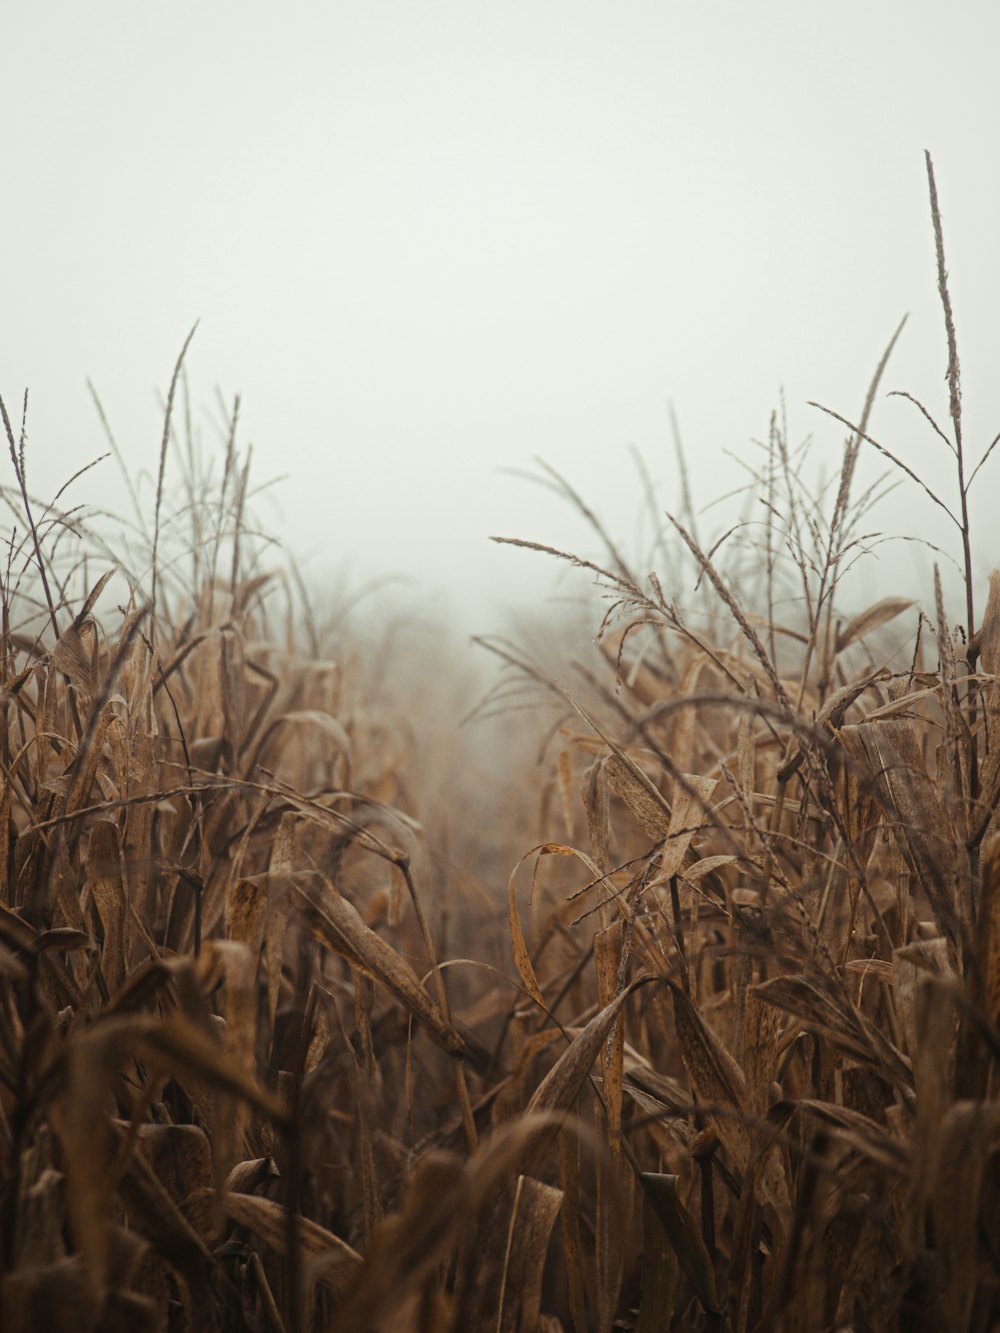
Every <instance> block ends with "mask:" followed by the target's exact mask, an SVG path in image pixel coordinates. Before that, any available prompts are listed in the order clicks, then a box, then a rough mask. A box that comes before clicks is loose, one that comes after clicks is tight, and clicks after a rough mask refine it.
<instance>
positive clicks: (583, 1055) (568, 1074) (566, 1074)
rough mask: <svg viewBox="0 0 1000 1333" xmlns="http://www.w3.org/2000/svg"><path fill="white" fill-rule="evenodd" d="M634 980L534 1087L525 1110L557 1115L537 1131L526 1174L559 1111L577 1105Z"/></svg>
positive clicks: (541, 1152) (551, 1131)
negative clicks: (540, 1130) (536, 1139)
mask: <svg viewBox="0 0 1000 1333" xmlns="http://www.w3.org/2000/svg"><path fill="white" fill-rule="evenodd" d="M637 984H641V983H639V982H633V983H632V985H631V986H629V987H628V988H627V989H626V990H624V991H622V992H621V994H620V995H618V996H617V997H616V998H615V999H614V1000H612V1001H611V1003H610V1004H607V1005H605V1006H604V1008H603V1009H600V1010H599V1011H598V1012H597V1013H596V1014H595V1015H594V1017H593V1018H592V1019H591V1020H590V1022H589V1023H588V1024H587V1026H586V1027H585V1028H584V1029H583V1030H582V1032H580V1033H579V1034H578V1035H577V1036H576V1037H574V1039H573V1040H572V1041H571V1042H570V1044H569V1046H568V1047H567V1049H566V1050H565V1051H563V1053H562V1055H561V1056H560V1057H559V1059H558V1060H557V1061H556V1063H555V1064H554V1065H553V1066H552V1068H551V1069H550V1070H549V1072H548V1073H547V1074H546V1075H545V1077H544V1078H543V1079H542V1081H541V1083H539V1085H538V1087H537V1088H536V1089H535V1092H534V1095H533V1096H532V1098H531V1100H530V1101H529V1103H528V1106H527V1109H526V1112H525V1114H526V1115H527V1116H531V1115H533V1114H535V1113H541V1112H556V1113H557V1115H556V1117H555V1118H554V1119H553V1120H552V1122H551V1124H550V1125H549V1127H548V1128H547V1129H545V1130H543V1131H542V1132H541V1133H540V1135H539V1141H538V1143H536V1145H535V1147H534V1149H533V1151H532V1153H531V1154H530V1157H529V1159H528V1162H526V1164H525V1167H524V1170H525V1172H526V1173H527V1174H529V1175H530V1174H533V1170H532V1168H533V1167H534V1166H535V1164H536V1163H537V1162H539V1161H540V1160H541V1157H542V1156H543V1155H544V1152H545V1149H546V1147H547V1145H548V1141H549V1140H550V1139H551V1138H553V1137H554V1136H555V1134H556V1133H557V1132H558V1129H559V1123H560V1122H559V1115H560V1114H563V1115H565V1114H568V1113H569V1112H570V1110H572V1108H573V1107H574V1106H575V1105H576V1099H577V1097H578V1096H579V1095H580V1091H581V1089H582V1088H583V1085H584V1083H585V1082H586V1081H587V1076H588V1074H589V1073H590V1071H591V1069H592V1067H593V1064H594V1061H595V1060H596V1059H597V1056H598V1053H599V1052H600V1049H601V1046H602V1045H603V1044H604V1042H605V1041H606V1040H607V1036H608V1033H609V1032H610V1031H611V1026H612V1024H613V1023H614V1021H615V1019H616V1018H617V1016H618V1014H619V1012H620V1011H621V1008H622V1006H623V1005H624V1003H625V1001H626V1000H627V999H628V997H629V995H630V994H631V993H632V991H633V990H634V989H635V987H636V985H637ZM528 1163H530V1165H529V1164H528Z"/></svg>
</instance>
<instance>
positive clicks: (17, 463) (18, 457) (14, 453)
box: [0, 389, 59, 638]
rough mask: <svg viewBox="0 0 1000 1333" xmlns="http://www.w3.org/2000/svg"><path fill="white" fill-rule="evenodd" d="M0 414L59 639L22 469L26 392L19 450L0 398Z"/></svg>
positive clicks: (41, 577) (39, 572) (26, 393)
mask: <svg viewBox="0 0 1000 1333" xmlns="http://www.w3.org/2000/svg"><path fill="white" fill-rule="evenodd" d="M0 414H2V416H3V424H4V430H5V431H6V432H7V443H8V445H9V446H10V459H11V462H12V463H13V464H14V476H15V477H16V478H17V484H18V487H19V489H20V491H21V503H22V504H23V505H24V514H25V517H26V518H27V520H28V531H29V532H30V533H31V541H32V545H33V547H34V551H35V563H36V565H37V567H38V576H39V578H40V579H41V582H42V589H43V591H44V593H45V605H46V606H47V607H48V609H49V622H50V623H51V625H52V633H53V634H54V635H55V636H56V638H58V637H59V622H58V621H57V620H56V609H55V606H54V604H53V601H52V592H51V590H50V588H49V579H48V573H47V570H46V563H45V560H44V558H43V556H42V548H41V543H40V542H39V539H38V528H37V527H36V526H35V520H34V518H33V517H32V514H31V501H30V500H29V499H28V485H27V478H26V476H25V468H24V442H25V434H26V431H25V424H24V423H25V421H26V419H27V415H28V391H27V389H25V391H24V409H23V412H22V417H21V441H20V448H19V447H18V445H17V444H16V443H15V441H14V432H13V430H12V429H11V424H10V417H9V416H8V415H7V405H6V404H5V403H4V401H3V398H2V397H0Z"/></svg>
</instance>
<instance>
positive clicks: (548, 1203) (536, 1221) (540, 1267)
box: [494, 1176, 563, 1333]
mask: <svg viewBox="0 0 1000 1333" xmlns="http://www.w3.org/2000/svg"><path fill="white" fill-rule="evenodd" d="M562 1201H563V1192H562V1190H558V1189H555V1188H553V1186H551V1185H543V1184H542V1182H541V1181H540V1180H532V1179H531V1177H530V1176H518V1178H517V1186H516V1188H515V1191H514V1206H513V1208H512V1210H511V1215H510V1226H509V1229H508V1232H507V1248H506V1252H505V1254H504V1263H503V1272H502V1275H501V1280H500V1301H499V1307H498V1309H497V1316H496V1324H495V1325H494V1327H495V1328H496V1329H497V1333H522V1331H523V1333H527V1331H528V1330H529V1329H532V1330H533V1329H537V1327H538V1319H539V1314H540V1311H541V1303H542V1276H543V1273H544V1270H545V1259H546V1256H547V1254H548V1249H549V1239H550V1237H551V1235H552V1228H553V1226H554V1225H555V1220H556V1218H557V1217H558V1215H559V1209H560V1207H561V1205H562Z"/></svg>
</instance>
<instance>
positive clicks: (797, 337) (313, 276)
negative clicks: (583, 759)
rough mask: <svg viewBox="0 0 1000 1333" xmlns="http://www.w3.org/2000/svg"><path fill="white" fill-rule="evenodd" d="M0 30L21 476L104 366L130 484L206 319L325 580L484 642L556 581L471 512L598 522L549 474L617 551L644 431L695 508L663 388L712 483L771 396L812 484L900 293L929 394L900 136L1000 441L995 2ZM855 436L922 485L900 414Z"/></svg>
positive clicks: (245, 9)
mask: <svg viewBox="0 0 1000 1333" xmlns="http://www.w3.org/2000/svg"><path fill="white" fill-rule="evenodd" d="M0 29H2V35H3V51H4V54H3V74H2V78H0V144H2V153H0V163H2V169H3V194H4V202H3V208H2V211H0V236H2V241H3V243H2V247H0V266H2V267H0V278H2V280H0V392H2V393H3V395H4V398H5V400H6V402H7V404H8V407H9V410H10V411H11V413H12V415H15V416H16V415H19V412H20V399H21V395H22V394H23V391H24V388H25V386H28V387H29V388H30V394H31V398H30V410H29V438H30V446H29V448H30V453H29V469H30V473H31V479H32V480H33V483H34V487H35V489H36V490H38V491H45V490H46V489H47V490H48V491H49V492H51V490H52V489H53V487H54V484H56V483H58V482H60V481H62V480H64V479H65V478H66V477H67V476H68V475H69V474H70V473H71V472H73V471H74V470H75V469H76V468H78V467H79V466H81V465H82V464H83V463H85V462H87V461H88V460H89V459H90V458H93V457H94V456H96V455H97V454H99V453H100V452H102V451H103V449H104V443H103V438H102V433H101V429H100V426H99V423H98V421H97V418H96V413H95V412H94V409H93V407H92V404H91V402H90V399H89V396H88V394H87V391H86V387H85V378H86V377H87V376H88V375H89V376H90V377H91V378H92V379H93V381H94V382H95V383H96V385H97V387H98V389H99V391H100V393H101V395H102V398H103V401H104V404H105V408H106V410H107V412H108V415H109V417H110V419H111V422H112V425H113V427H114V429H115V432H116V434H117V437H118V439H119V442H120V443H121V445H122V446H123V448H124V450H125V452H126V454H127V457H128V459H129V461H130V463H131V465H132V466H133V467H134V468H136V469H138V468H145V469H147V470H148V471H150V472H152V471H155V466H156V458H157V450H158V444H159V435H160V428H161V423H160V418H159V414H158V408H157V406H156V392H157V391H161V392H162V391H164V390H165V389H166V386H167V383H168V382H169V378H170V373H171V370H172V367H173V363H174V360H175V358H176V355H177V353H178V351H179V349H180V346H181V344H182V342H183V340H184V337H185V335H186V334H187V332H188V330H189V328H190V327H191V325H192V324H193V323H194V321H195V319H200V321H201V322H200V326H199V328H198V332H197V334H196V336H195V339H194V342H193V343H192V345H191V349H190V352H189V354H188V362H187V364H188V370H189V374H190V380H191V386H192V391H193V395H194V401H195V404H196V406H197V407H199V409H204V412H203V413H202V415H201V416H200V417H199V419H200V420H202V421H203V426H202V430H203V435H204V439H205V442H206V444H208V445H211V446H212V447H214V439H215V436H214V434H213V431H212V429H211V427H210V415H209V413H210V411H211V408H212V403H213V397H214V387H215V386H216V385H218V386H220V388H221V389H222V391H223V393H224V394H225V395H226V397H227V398H231V397H232V395H233V394H234V393H236V392H237V391H238V392H240V393H242V396H243V422H244V427H243V430H242V433H241V439H242V442H243V443H244V444H247V443H252V444H253V446H254V451H255V458H256V460H257V462H256V476H257V479H258V480H259V481H260V480H265V479H266V478H268V477H270V476H276V475H279V474H280V475H283V476H286V477H287V480H285V481H283V482H282V483H281V484H280V485H279V486H278V487H277V489H276V490H275V492H274V497H275V501H276V504H275V505H271V506H266V507H265V508H264V510H263V516H264V518H265V521H267V522H270V523H271V524H272V525H274V526H276V527H278V528H280V530H281V532H282V534H283V535H284V536H285V537H286V539H287V540H288V541H289V543H290V544H291V545H292V546H293V547H294V548H295V549H296V550H297V551H298V552H299V554H300V555H302V556H304V557H306V559H307V568H308V569H309V571H310V574H311V576H312V577H313V578H314V579H315V580H316V581H317V582H322V581H323V580H324V579H325V578H327V577H328V576H332V574H333V573H334V572H335V571H338V570H340V569H342V568H343V566H344V565H345V563H349V564H350V567H351V569H352V570H353V571H354V574H355V576H356V577H357V579H358V580H361V579H364V578H367V577H369V576H372V575H376V574H380V573H383V572H386V571H390V570H401V571H404V572H405V573H407V574H408V575H411V576H412V577H413V578H414V579H415V580H416V581H417V587H418V588H419V589H420V596H421V597H440V598H442V599H447V598H448V597H451V598H452V599H453V600H455V601H456V602H457V603H459V604H461V605H462V606H464V607H466V608H468V607H469V606H470V604H471V607H472V610H471V618H472V621H473V623H474V624H475V627H476V628H483V627H484V624H486V623H487V622H488V619H489V616H488V611H487V609H486V608H487V606H488V604H489V603H490V602H491V601H493V600H494V599H495V597H497V596H498V595H499V596H505V595H506V596H508V597H510V596H514V595H516V596H531V595H532V593H533V591H534V590H535V589H536V588H537V587H538V584H539V581H540V579H542V577H543V575H544V574H545V573H546V572H547V571H545V570H544V569H543V568H542V567H541V566H540V565H539V563H538V560H539V558H538V557H532V556H531V555H529V554H528V553H525V552H520V551H514V550H509V549H503V548H499V547H496V546H491V545H490V543H489V542H488V537H489V535H490V534H491V533H501V534H504V535H519V536H527V537H532V538H535V539H538V540H542V541H549V542H552V543H554V544H560V543H576V544H577V545H582V544H584V543H585V542H586V540H587V538H586V535H585V534H584V533H583V532H582V531H581V529H580V528H579V526H578V525H577V526H574V525H573V523H572V522H571V521H570V519H569V518H568V517H567V516H566V515H565V514H564V512H563V511H562V509H561V508H560V506H559V505H558V504H557V502H556V501H555V500H554V499H553V497H551V496H548V495H546V494H545V493H544V492H542V491H541V490H539V489H538V488H533V487H531V486H530V485H528V484H527V483H525V482H523V481H521V480H518V479H516V478H514V477H511V476H509V475H507V473H506V472H504V471H503V469H505V468H515V469H516V468H524V467H529V466H530V465H531V460H532V459H533V457H535V456H536V455H538V456H541V457H543V458H544V459H546V460H547V461H548V462H550V463H551V464H553V465H554V466H555V467H557V468H558V469H560V470H561V471H563V472H564V473H565V474H566V475H567V476H568V477H569V478H571V479H572V481H573V482H574V483H575V484H576V485H577V487H578V488H579V490H580V491H581V492H582V493H583V494H584V495H585V496H586V497H587V498H588V499H590V500H591V501H592V502H593V503H594V505H595V507H596V508H597V509H598V510H599V511H600V512H601V513H602V514H603V515H604V516H605V517H606V518H607V519H608V522H609V523H610V525H611V526H612V527H613V528H614V529H615V530H616V532H622V533H624V535H626V536H627V535H628V532H629V530H630V527H631V526H633V525H634V522H635V514H636V513H637V511H638V509H639V499H638V493H637V486H636V482H635V478H634V473H633V471H632V468H631V464H630V462H629V455H628V452H627V451H628V447H629V446H631V445H634V446H636V447H638V448H639V449H641V450H642V451H643V453H644V454H645V456H646V458H647V460H648V463H649V467H650V470H651V472H652V473H653V475H654V476H655V477H656V478H657V479H658V480H659V481H660V482H661V483H662V485H663V490H662V504H663V506H664V507H665V508H669V507H672V506H675V505H677V504H678V503H679V496H678V493H677V488H676V485H675V484H674V481H673V478H674V465H673V461H672V451H671V445H670V433H669V425H668V414H667V403H668V400H673V402H674V404H675V407H676V411H677V414H678V417H679V420H680V424H681V429H682V432H683V435H684V438H685V440H686V443H687V445H688V448H689V450H690V454H691V459H692V469H693V473H694V480H695V485H696V487H697V490H698V493H699V495H700V497H701V498H702V499H703V500H707V499H709V498H711V497H713V496H714V495H716V494H717V493H719V492H720V491H722V490H725V489H727V488H729V487H730V486H731V485H733V484H734V483H735V481H736V479H737V472H736V469H735V468H734V465H733V464H732V463H730V462H729V461H728V460H727V459H726V458H725V456H724V454H723V450H725V449H728V450H731V451H734V452H737V453H740V452H745V451H746V450H747V449H748V448H749V441H750V440H751V438H752V437H754V436H756V437H758V438H759V437H762V436H763V435H765V434H766V431H767V423H768V417H769V414H770V411H771V409H772V407H774V406H775V405H776V403H777V401H778V396H779V393H780V391H781V389H782V388H783V389H784V391H785V394H786V398H787V402H788V409H789V417H790V425H791V432H792V435H793V437H794V438H796V439H798V438H800V437H802V436H804V435H806V434H808V433H810V432H815V433H816V436H817V457H819V456H820V454H824V455H825V456H826V457H827V459H828V460H831V464H830V465H831V466H832V460H833V459H834V458H835V455H836V452H837V449H838V448H839V444H840V440H841V437H842V432H841V431H840V430H839V428H836V427H833V426H831V425H829V424H825V423H824V422H823V420H822V419H821V418H820V417H818V415H817V413H816V412H815V411H813V410H812V409H810V408H808V407H807V406H806V400H808V399H818V400H820V401H822V402H824V403H827V404H829V405H830V406H832V407H834V408H836V409H838V410H839V411H841V412H843V413H844V414H845V415H846V416H849V417H850V416H856V415H857V414H858V413H859V412H860V406H861V403H862V400H863V397H864V392H865V388H866V386H867V383H868V380H869V378H870V375H871V372H872V369H873V368H874V366H875V364H876V362H877V360H878V358H879V356H880V354H881V352H882V350H883V348H884V346H885V344H886V342H887V341H888V339H889V337H890V335H891V333H892V331H893V329H894V328H895V326H896V324H897V323H898V321H899V320H900V318H901V317H902V316H903V315H904V314H906V313H907V312H909V314H910V322H909V325H908V327H907V329H906V331H905V333H904V335H903V340H902V343H901V345H900V347H899V349H898V351H897V354H896V356H895V359H894V361H893V363H892V365H891V366H890V370H889V373H888V376H887V380H886V384H885V388H886V389H890V388H904V387H905V388H908V389H911V390H913V391H914V392H916V393H917V394H919V395H921V396H922V397H924V398H925V399H926V401H927V405H928V407H930V408H931V409H932V410H933V411H936V412H940V413H941V415H942V417H944V416H945V415H946V393H945V386H944V383H943V377H944V370H945V360H946V358H945V351H944V338H943V328H942V318H941V314H940V309H939V307H938V305H937V300H936V292H935V271H934V260H933V243H932V236H931V227H930V221H929V214H928V207H927V190H926V179H925V174H924V162H923V150H924V149H925V148H928V149H930V151H931V152H932V154H933V156H934V160H935V164H936V168H937V174H938V186H939V190H940V194H941V203H942V209H943V213H944V223H945V239H946V245H947V250H948V257H949V267H950V269H951V274H952V283H953V296H954V301H955V306H956V315H957V321H958V334H959V347H960V352H961V355H962V363H963V371H964V374H965V394H966V406H967V411H968V427H969V441H970V451H971V452H972V453H973V454H975V455H976V456H978V454H979V453H980V452H981V450H982V448H983V447H984V446H985V443H986V442H987V441H988V439H989V437H990V436H991V435H992V434H993V432H995V431H996V430H997V429H1000V395H998V392H997V388H998V384H1000V376H998V375H997V365H996V353H997V346H996V331H995V323H996V316H995V311H996V309H997V303H998V297H1000V258H998V256H1000V246H998V244H997V227H998V206H1000V147H998V144H1000V134H998V131H1000V92H998V89H1000V78H998V75H997V58H998V53H1000V5H998V4H997V3H996V0H989V2H986V0H984V2H982V3H963V2H962V0H956V2H955V3H952V4H951V5H949V6H948V7H943V6H941V5H940V4H931V3H927V2H926V0H908V2H906V3H903V2H899V3H894V2H890V0H864V2H863V3H860V2H857V0H842V2H841V3H838V4H836V5H831V4H818V3H811V2H810V0H758V2H757V3H754V2H752V0H746V2H745V3H725V4H720V3H711V2H710V0H703V2H702V3H692V2H689V3H685V4H678V3H670V2H668V0H660V3H655V4H654V3H629V0H617V3H589V2H588V0H575V2H573V3H564V2H563V0H558V2H557V0H531V3H520V2H518V0H509V2H508V3H504V4H499V3H490V4H486V3H477V0H461V2H460V3H450V2H444V0H442V2H441V3H431V2H429V0H408V2H405V3H404V2H403V0H394V2H392V3H388V2H386V0H364V3H352V4H347V3H325V4H320V3H306V2H299V3H294V2H292V0H289V2H288V3H285V4H281V5H278V4H276V3H263V0H240V3H232V2H226V0H198V3H193V2H192V0H172V3H170V4H163V5H152V4H146V3H136V2H135V0H88V3H80V0H73V2H72V3H65V2H64V3H45V0H36V2H35V3H32V4H20V5H15V4H13V3H12V0H6V3H4V5H3V14H2V20H0ZM874 429H875V431H876V433H877V434H878V435H879V436H880V437H881V438H883V439H884V441H885V442H886V443H887V444H888V445H890V446H891V447H893V448H895V449H897V450H899V451H900V452H901V453H903V454H904V455H905V456H906V457H907V458H909V459H911V460H914V461H918V462H920V464H921V465H926V466H928V467H933V466H936V465H935V464H934V463H933V460H932V451H931V450H929V448H928V446H927V444H926V439H927V431H926V429H925V428H924V427H923V426H922V424H921V423H920V421H919V420H918V419H917V416H916V414H915V413H914V411H913V410H912V408H909V407H907V406H906V405H905V404H903V403H902V402H901V401H900V400H898V399H896V400H890V401H888V402H884V403H883V404H882V405H881V406H880V407H879V409H878V412H877V415H876V418H875V423H874ZM933 457H937V458H938V459H940V451H939V452H938V454H937V455H933ZM172 466H173V465H172ZM939 475H940V476H944V472H943V469H942V470H941V471H940V473H939ZM997 475H998V474H997V473H996V471H993V472H992V474H984V478H985V485H986V486H987V487H989V488H990V489H991V490H992V493H993V496H994V497H995V496H996V495H998V494H1000V483H998V482H997V481H996V478H997ZM942 484H943V483H942ZM114 486H115V472H114V465H113V463H111V462H110V461H109V462H107V463H105V464H103V465H102V470H101V472H100V473H99V474H97V475H95V474H90V475H89V476H88V477H87V478H86V479H85V480H84V481H83V482H81V483H80V484H79V486H78V487H77V489H76V491H75V492H74V494H75V495H76V497H77V498H78V499H80V500H91V501H101V500H103V499H105V498H106V497H107V496H108V495H113V494H114V493H115V492H114ZM901 500H902V501H903V503H898V504H897V507H896V509H895V510H894V511H893V513H892V514H891V515H890V521H889V526H892V523H893V522H898V524H899V526H901V527H909V528H910V529H911V530H913V528H914V527H916V528H918V529H919V530H924V527H925V525H929V506H928V505H927V504H926V503H925V502H924V501H923V500H922V498H921V496H920V494H919V492H917V491H915V490H914V489H913V488H910V489H909V490H905V491H903V492H902V493H901ZM987 508H992V509H993V510H994V512H995V505H994V506H988V507H987ZM994 521H995V520H993V519H991V518H990V516H989V514H988V513H987V515H986V519H985V522H986V523H991V522H994ZM928 530H929V526H928ZM993 532H995V527H994V528H993V529H992V531H984V527H983V525H982V524H981V526H980V530H979V535H980V543H981V545H980V551H979V555H980V557H981V558H982V559H983V560H996V555H995V553H992V552H990V550H989V549H988V546H989V541H990V540H991V539H992V537H993ZM883 591H885V592H888V591H892V588H891V587H888V586H886V587H885V588H884V589H883Z"/></svg>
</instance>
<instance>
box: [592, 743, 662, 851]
mask: <svg viewBox="0 0 1000 1333" xmlns="http://www.w3.org/2000/svg"><path fill="white" fill-rule="evenodd" d="M604 771H605V773H606V774H607V780H608V785H609V786H610V788H611V790H612V791H613V792H614V793H615V795H616V796H617V797H619V799H620V800H622V801H624V803H625V804H626V805H627V806H628V808H629V810H631V812H632V814H633V815H634V817H635V820H636V822H637V823H638V825H639V827H640V828H641V829H643V830H644V831H645V832H646V833H648V834H649V836H650V837H651V838H656V839H657V840H659V839H660V838H665V837H666V836H667V834H668V833H669V831H670V806H669V805H668V804H667V801H666V799H665V798H664V796H663V794H662V793H661V792H660V791H659V790H658V789H657V788H656V787H655V786H654V784H653V783H652V781H651V780H650V779H649V778H648V777H647V776H646V774H645V773H643V771H642V770H641V769H640V768H639V767H638V766H637V765H636V764H634V763H633V762H632V761H631V760H630V759H629V758H628V757H627V756H626V755H625V754H624V752H623V751H621V750H616V751H615V753H614V754H610V755H608V757H607V763H606V766H605V770H604Z"/></svg>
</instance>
